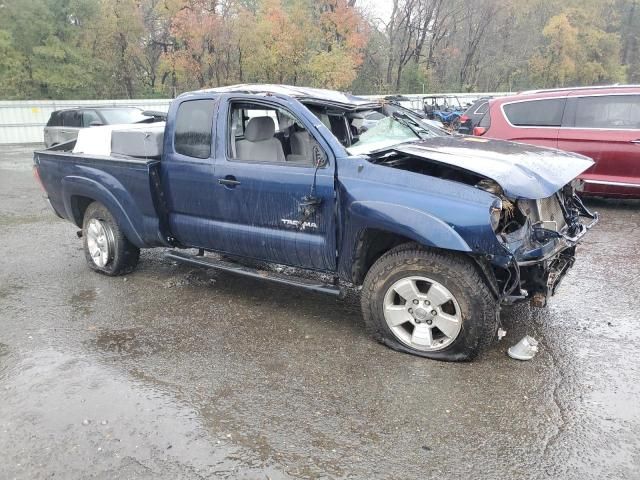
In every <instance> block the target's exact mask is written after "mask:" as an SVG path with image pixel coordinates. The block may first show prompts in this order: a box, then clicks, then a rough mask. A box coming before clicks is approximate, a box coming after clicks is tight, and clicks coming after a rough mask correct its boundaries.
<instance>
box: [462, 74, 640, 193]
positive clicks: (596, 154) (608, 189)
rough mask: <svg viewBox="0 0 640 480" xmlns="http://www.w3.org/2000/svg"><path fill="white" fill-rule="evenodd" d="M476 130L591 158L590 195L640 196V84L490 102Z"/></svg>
mask: <svg viewBox="0 0 640 480" xmlns="http://www.w3.org/2000/svg"><path fill="white" fill-rule="evenodd" d="M489 104H490V106H489V111H488V112H487V114H486V115H485V116H484V117H483V118H482V120H481V121H480V123H479V124H478V125H477V126H476V127H475V128H474V134H475V135H482V136H485V137H491V138H499V139H504V140H514V141H518V142H524V143H530V144H533V145H542V146H545V147H553V148H559V149H561V150H566V151H569V152H576V153H581V154H583V155H586V156H588V157H591V158H592V159H593V160H594V161H595V163H594V165H593V166H592V167H591V168H590V169H588V170H587V171H586V172H584V173H583V174H582V175H581V176H580V178H581V179H583V180H584V183H585V186H584V191H585V193H587V194H590V195H598V196H609V197H627V198H640V86H637V85H636V86H634V85H620V86H618V85H615V86H605V87H586V88H566V89H556V90H539V91H530V92H524V93H521V94H518V95H515V96H511V97H501V98H496V99H493V100H490V101H489Z"/></svg>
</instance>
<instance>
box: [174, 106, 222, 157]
mask: <svg viewBox="0 0 640 480" xmlns="http://www.w3.org/2000/svg"><path fill="white" fill-rule="evenodd" d="M213 104H214V101H213V100H189V101H187V102H182V103H181V104H180V106H179V107H178V113H177V115H176V132H175V136H174V140H173V145H174V148H175V150H176V152H177V153H181V154H182V155H186V156H188V157H194V158H209V156H211V139H212V137H211V130H212V128H213Z"/></svg>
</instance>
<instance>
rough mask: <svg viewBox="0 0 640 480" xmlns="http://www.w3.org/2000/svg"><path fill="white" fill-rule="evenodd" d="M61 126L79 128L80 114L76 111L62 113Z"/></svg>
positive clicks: (80, 122)
mask: <svg viewBox="0 0 640 480" xmlns="http://www.w3.org/2000/svg"><path fill="white" fill-rule="evenodd" d="M62 126H64V127H75V128H80V127H81V126H82V119H81V118H80V112H77V111H76V110H70V111H68V112H62Z"/></svg>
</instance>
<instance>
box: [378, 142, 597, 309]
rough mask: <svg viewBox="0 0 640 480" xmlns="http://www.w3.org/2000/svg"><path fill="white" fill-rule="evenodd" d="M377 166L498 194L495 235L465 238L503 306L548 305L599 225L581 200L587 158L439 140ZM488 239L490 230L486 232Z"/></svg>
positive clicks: (492, 216)
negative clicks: (579, 246) (588, 235)
mask: <svg viewBox="0 0 640 480" xmlns="http://www.w3.org/2000/svg"><path fill="white" fill-rule="evenodd" d="M372 161H373V162H374V163H376V164H378V165H385V166H388V167H392V168H397V169H401V170H406V171H410V172H414V173H420V174H423V175H428V176H430V177H435V178H439V179H443V180H448V181H452V182H456V183H457V184H465V185H466V186H468V187H473V188H474V189H479V190H483V191H485V192H487V193H489V194H491V195H493V197H494V199H493V203H492V205H491V207H490V213H489V222H490V226H491V231H492V234H491V237H492V239H487V238H486V235H485V238H484V239H483V241H481V242H478V241H477V240H478V237H479V236H480V234H479V233H478V231H475V233H473V234H471V235H470V236H469V237H468V238H466V240H467V243H468V244H469V245H478V246H477V247H474V248H473V253H474V256H475V258H477V259H480V260H481V261H480V262H479V263H480V264H481V266H482V265H484V267H485V270H486V271H485V273H486V275H487V277H488V278H489V280H491V283H492V284H494V285H495V287H496V288H495V289H496V292H495V293H496V295H497V296H498V298H499V300H500V302H501V303H502V304H513V303H518V302H522V301H526V300H529V301H531V304H532V305H533V306H537V307H544V306H545V305H546V304H547V300H548V298H549V297H551V296H552V295H554V294H555V292H556V290H557V288H558V286H559V284H560V282H561V281H562V279H563V278H564V276H565V275H566V273H567V272H568V271H569V269H570V268H571V266H572V265H573V263H574V261H575V253H576V246H577V244H578V243H579V242H580V240H581V239H582V238H583V236H584V235H585V234H586V233H587V232H588V231H589V229H591V228H592V227H593V226H594V225H595V224H596V223H597V222H598V214H597V213H594V212H591V211H590V210H589V209H588V208H587V207H586V206H585V205H584V203H583V202H582V200H581V199H580V197H579V192H580V191H581V189H582V185H581V181H580V180H577V179H576V177H577V176H578V175H579V174H580V173H581V172H582V171H584V170H586V169H587V168H589V167H590V166H591V165H592V161H591V160H590V159H588V158H586V157H582V156H578V155H574V154H569V153H565V152H560V151H557V150H550V149H543V148H538V147H533V146H529V145H522V144H515V143H511V142H501V141H491V140H489V141H486V140H485V141H482V142H478V141H477V140H475V139H465V138H438V139H434V140H430V141H429V142H414V143H407V144H403V145H397V146H395V147H394V148H393V149H389V150H387V151H386V152H378V154H377V156H376V155H374V158H373V159H372ZM483 231H484V232H485V233H486V232H488V231H489V229H486V228H485V229H484V230H483Z"/></svg>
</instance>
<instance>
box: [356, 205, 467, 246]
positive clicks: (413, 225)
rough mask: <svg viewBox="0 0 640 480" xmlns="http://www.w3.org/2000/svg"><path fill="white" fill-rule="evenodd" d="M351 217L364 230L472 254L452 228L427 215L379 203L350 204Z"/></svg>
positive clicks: (402, 207)
mask: <svg viewBox="0 0 640 480" xmlns="http://www.w3.org/2000/svg"><path fill="white" fill-rule="evenodd" d="M350 213H351V216H352V217H356V218H359V220H360V221H358V222H356V223H361V224H363V225H365V226H366V228H376V229H379V230H385V231H387V232H390V233H395V234H398V235H402V236H404V237H407V238H410V239H411V240H414V241H416V242H418V243H420V244H421V245H425V246H428V247H435V248H442V249H447V250H458V251H461V252H470V251H471V248H470V247H469V245H468V244H467V242H465V240H464V239H463V238H462V237H461V236H460V235H459V234H458V232H456V231H455V230H454V228H453V227H451V226H450V225H448V224H447V223H445V222H443V221H442V220H440V219H439V218H437V217H434V216H433V215H430V214H429V213H427V212H423V211H420V210H416V209H413V208H410V207H406V206H403V205H397V204H393V203H388V202H382V201H356V202H353V203H352V204H351V209H350ZM356 218H352V219H351V220H352V221H353V220H355V219H356Z"/></svg>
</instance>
